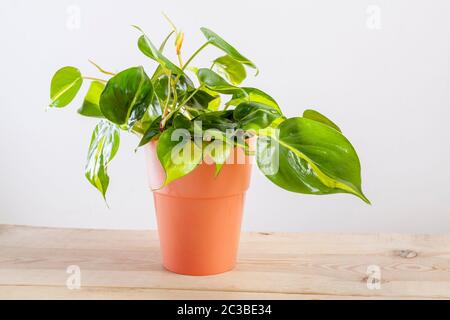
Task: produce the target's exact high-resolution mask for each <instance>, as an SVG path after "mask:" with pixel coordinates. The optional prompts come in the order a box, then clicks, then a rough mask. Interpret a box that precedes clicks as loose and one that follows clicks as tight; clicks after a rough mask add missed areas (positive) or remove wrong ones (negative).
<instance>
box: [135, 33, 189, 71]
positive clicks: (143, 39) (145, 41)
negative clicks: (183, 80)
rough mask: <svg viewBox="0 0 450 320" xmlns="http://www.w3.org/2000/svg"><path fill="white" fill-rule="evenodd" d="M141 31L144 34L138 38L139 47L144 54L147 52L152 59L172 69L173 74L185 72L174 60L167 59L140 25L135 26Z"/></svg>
mask: <svg viewBox="0 0 450 320" xmlns="http://www.w3.org/2000/svg"><path fill="white" fill-rule="evenodd" d="M134 27H135V28H136V29H138V30H139V31H140V32H142V36H140V37H139V39H138V48H139V50H141V52H142V53H143V54H145V55H146V56H147V57H149V58H150V59H153V60H155V61H156V62H158V63H159V64H160V65H161V66H162V67H164V68H166V69H167V70H170V71H171V72H172V73H173V74H177V75H178V74H183V71H182V70H181V69H180V68H178V67H177V66H176V65H175V64H174V63H173V62H171V61H170V60H169V59H167V58H166V57H165V56H164V55H163V54H162V53H161V51H160V50H158V49H157V48H156V47H155V45H154V44H153V43H152V42H151V41H150V39H149V38H148V37H147V36H146V35H145V33H144V31H143V30H142V29H141V28H139V27H138V26H134Z"/></svg>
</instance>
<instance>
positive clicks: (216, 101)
mask: <svg viewBox="0 0 450 320" xmlns="http://www.w3.org/2000/svg"><path fill="white" fill-rule="evenodd" d="M192 93H193V91H191V92H188V93H187V96H189V95H191V94H192ZM186 105H187V106H190V107H192V108H200V109H206V108H207V109H209V110H212V111H216V110H217V109H218V108H219V105H220V95H219V94H217V93H216V92H214V91H211V90H209V89H207V88H204V89H202V90H198V91H197V92H196V93H195V94H194V95H193V96H192V98H191V99H189V100H188V101H187V103H186Z"/></svg>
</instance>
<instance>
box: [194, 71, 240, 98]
mask: <svg viewBox="0 0 450 320" xmlns="http://www.w3.org/2000/svg"><path fill="white" fill-rule="evenodd" d="M197 77H198V81H200V83H201V84H203V85H205V86H206V87H207V88H208V89H210V90H212V91H215V92H219V93H224V94H233V93H236V92H240V91H242V90H241V88H238V87H236V86H233V85H231V84H229V83H228V82H227V81H226V80H225V79H224V78H222V77H221V76H219V75H218V74H217V73H215V72H214V71H211V70H210V69H206V68H201V69H198V72H197Z"/></svg>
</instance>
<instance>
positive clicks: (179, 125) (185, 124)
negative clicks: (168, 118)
mask: <svg viewBox="0 0 450 320" xmlns="http://www.w3.org/2000/svg"><path fill="white" fill-rule="evenodd" d="M172 125H173V127H174V128H176V129H190V128H191V127H192V122H191V120H189V119H188V118H186V117H185V116H184V115H182V114H181V113H180V112H177V114H176V115H175V116H174V117H173V123H172Z"/></svg>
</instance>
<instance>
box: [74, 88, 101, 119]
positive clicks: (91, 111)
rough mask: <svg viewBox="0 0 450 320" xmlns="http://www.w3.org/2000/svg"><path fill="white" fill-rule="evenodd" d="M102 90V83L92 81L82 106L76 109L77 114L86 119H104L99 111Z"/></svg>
mask: <svg viewBox="0 0 450 320" xmlns="http://www.w3.org/2000/svg"><path fill="white" fill-rule="evenodd" d="M104 89H105V85H104V84H103V83H101V82H100V81H92V83H91V86H90V87H89V90H88V92H87V94H86V96H85V97H84V101H83V105H82V106H81V108H79V109H78V113H79V114H81V115H83V116H86V117H95V118H104V116H103V113H102V111H101V110H100V96H101V94H102V92H103V90H104Z"/></svg>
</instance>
